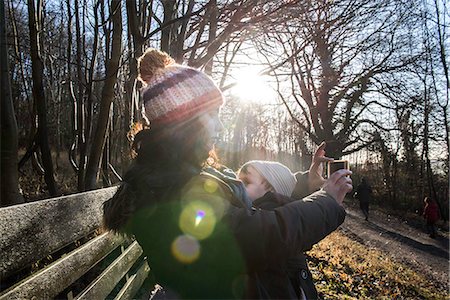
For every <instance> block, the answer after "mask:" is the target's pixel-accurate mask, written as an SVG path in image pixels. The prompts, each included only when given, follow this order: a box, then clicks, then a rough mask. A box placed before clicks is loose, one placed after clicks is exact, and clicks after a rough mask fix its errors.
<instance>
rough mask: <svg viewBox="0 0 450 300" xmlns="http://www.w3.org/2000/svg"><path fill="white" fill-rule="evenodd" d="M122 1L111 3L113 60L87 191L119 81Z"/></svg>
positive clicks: (92, 185)
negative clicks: (115, 86) (116, 84)
mask: <svg viewBox="0 0 450 300" xmlns="http://www.w3.org/2000/svg"><path fill="white" fill-rule="evenodd" d="M121 7H122V5H121V1H120V0H113V1H112V2H111V10H110V12H111V14H112V18H111V20H112V23H113V30H112V32H113V36H112V47H111V49H112V50H111V58H110V59H108V60H107V61H106V79H105V84H104V86H103V90H102V100H101V103H100V113H99V118H98V121H97V127H96V130H95V134H94V139H93V142H92V147H91V151H90V155H89V158H88V164H87V168H86V182H85V188H86V190H90V189H94V188H95V187H96V182H97V172H98V168H99V164H100V157H101V154H102V150H103V147H104V145H105V140H106V133H107V129H108V123H109V115H110V108H111V103H112V100H113V98H114V85H115V83H116V81H117V72H118V69H119V60H120V55H121V53H122V10H121Z"/></svg>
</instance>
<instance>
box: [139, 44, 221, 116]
mask: <svg viewBox="0 0 450 300" xmlns="http://www.w3.org/2000/svg"><path fill="white" fill-rule="evenodd" d="M138 70H139V77H138V78H139V79H140V80H141V81H142V82H143V84H144V87H143V88H142V90H141V95H142V101H143V107H144V113H145V117H146V118H147V119H148V120H149V121H150V122H151V123H152V124H153V125H167V124H170V123H173V122H175V123H176V122H181V121H187V120H189V119H192V118H193V117H196V116H198V115H200V114H202V113H204V112H207V111H209V110H212V109H216V108H218V107H220V106H221V105H222V103H223V97H222V93H221V92H220V90H219V88H218V87H217V86H216V85H215V84H214V82H213V81H212V80H211V78H209V77H208V76H207V75H206V74H205V73H203V72H201V71H199V70H196V69H194V68H190V67H186V66H182V65H179V64H176V63H175V61H174V60H173V59H172V58H171V57H170V56H169V55H168V54H167V53H165V52H162V51H158V50H156V49H148V50H147V51H146V52H145V53H144V54H143V55H142V56H141V57H140V58H139V59H138Z"/></svg>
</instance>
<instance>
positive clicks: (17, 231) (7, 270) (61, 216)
mask: <svg viewBox="0 0 450 300" xmlns="http://www.w3.org/2000/svg"><path fill="white" fill-rule="evenodd" d="M116 189H117V187H111V188H107V189H101V190H97V191H90V192H86V193H81V194H75V195H70V196H64V197H58V198H53V199H49V200H42V201H36V202H31V203H26V204H21V205H14V206H10V207H5V208H0V232H1V235H0V253H1V255H2V257H1V260H0V279H1V278H6V277H7V276H9V275H11V274H13V273H14V272H16V271H18V270H20V269H21V268H23V267H24V266H27V265H30V264H31V263H34V262H36V261H37V260H39V259H42V258H44V257H46V256H47V255H48V254H50V253H53V252H55V251H57V250H59V249H61V248H62V247H64V246H66V245H68V244H70V243H71V242H73V241H76V240H78V239H80V238H82V237H84V236H86V235H87V234H89V233H90V232H93V231H94V230H95V229H97V228H98V227H99V226H100V225H101V218H102V209H101V208H102V203H103V202H105V201H106V200H108V199H109V198H111V197H112V195H113V194H114V192H115V191H116Z"/></svg>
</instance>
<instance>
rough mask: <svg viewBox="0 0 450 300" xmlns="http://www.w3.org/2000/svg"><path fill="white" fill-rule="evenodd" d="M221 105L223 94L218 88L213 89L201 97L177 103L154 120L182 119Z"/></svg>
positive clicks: (166, 121)
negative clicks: (173, 107)
mask: <svg viewBox="0 0 450 300" xmlns="http://www.w3.org/2000/svg"><path fill="white" fill-rule="evenodd" d="M220 105H222V94H221V93H220V92H218V90H212V91H210V92H209V93H207V94H203V95H202V96H201V97H198V98H194V99H192V100H191V101H188V102H185V103H183V104H180V105H177V106H176V108H175V109H173V110H170V111H168V112H167V113H166V114H164V115H163V116H161V117H159V118H156V119H153V122H155V123H158V124H167V123H170V122H173V121H181V120H183V119H186V117H188V116H190V115H192V116H195V115H196V114H197V113H200V112H205V111H209V110H212V109H214V108H218V107H220Z"/></svg>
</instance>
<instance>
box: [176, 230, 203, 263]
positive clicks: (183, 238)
mask: <svg viewBox="0 0 450 300" xmlns="http://www.w3.org/2000/svg"><path fill="white" fill-rule="evenodd" d="M171 251H172V255H173V256H174V257H175V258H176V259H177V260H178V261H179V262H181V263H184V264H191V263H193V262H194V261H196V260H197V259H198V258H199V257H200V243H199V242H198V240H197V239H196V238H194V237H192V236H189V235H187V234H184V235H180V236H178V237H177V238H176V239H175V240H174V241H173V242H172V245H171Z"/></svg>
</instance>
